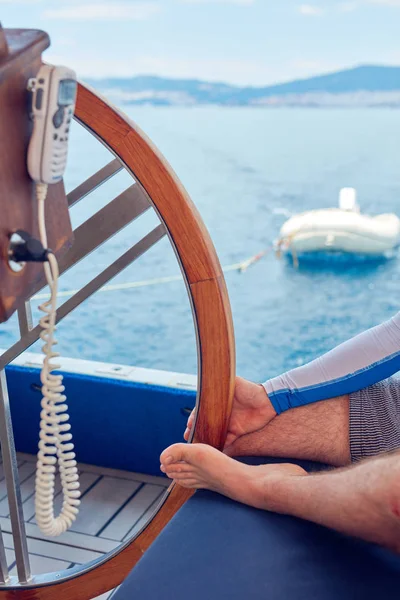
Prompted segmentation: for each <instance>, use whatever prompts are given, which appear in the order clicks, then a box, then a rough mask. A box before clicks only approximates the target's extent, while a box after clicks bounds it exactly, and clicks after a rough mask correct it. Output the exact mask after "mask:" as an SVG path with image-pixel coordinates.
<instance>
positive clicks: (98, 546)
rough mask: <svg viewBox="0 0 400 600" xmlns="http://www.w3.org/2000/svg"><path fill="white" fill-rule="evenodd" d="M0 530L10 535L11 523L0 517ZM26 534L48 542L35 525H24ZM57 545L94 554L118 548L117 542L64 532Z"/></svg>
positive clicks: (73, 532) (46, 537)
mask: <svg viewBox="0 0 400 600" xmlns="http://www.w3.org/2000/svg"><path fill="white" fill-rule="evenodd" d="M0 525H1V530H2V531H3V532H7V533H11V521H10V519H6V518H5V517H0ZM25 527H26V534H27V536H28V538H35V539H38V540H44V541H48V539H49V538H48V536H46V535H45V534H44V533H42V532H41V531H40V529H39V527H38V526H37V525H34V524H33V523H25ZM56 540H57V543H59V544H65V545H66V546H71V547H72V548H83V549H85V550H93V551H94V552H99V553H103V554H104V553H105V552H111V550H114V548H116V547H117V546H118V542H115V541H112V540H105V539H103V538H100V537H94V536H92V535H87V534H85V533H76V532H75V531H66V532H65V533H63V534H62V535H60V537H58V538H56Z"/></svg>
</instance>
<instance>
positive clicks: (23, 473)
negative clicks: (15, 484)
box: [0, 462, 36, 514]
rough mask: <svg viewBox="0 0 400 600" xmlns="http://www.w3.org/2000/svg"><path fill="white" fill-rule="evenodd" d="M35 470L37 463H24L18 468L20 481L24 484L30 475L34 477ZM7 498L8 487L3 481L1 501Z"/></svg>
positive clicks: (0, 494) (0, 490)
mask: <svg viewBox="0 0 400 600" xmlns="http://www.w3.org/2000/svg"><path fill="white" fill-rule="evenodd" d="M35 468H36V467H35V463H33V462H24V463H22V464H21V465H20V466H19V467H18V473H19V480H20V482H21V483H22V482H23V481H25V480H26V479H27V478H28V477H29V476H30V475H32V473H34V472H35ZM21 491H22V485H21ZM6 497H7V486H6V480H5V479H3V480H2V481H0V499H3V498H6ZM7 506H8V503H7ZM7 514H8V513H7Z"/></svg>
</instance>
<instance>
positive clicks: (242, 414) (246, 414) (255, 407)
mask: <svg viewBox="0 0 400 600" xmlns="http://www.w3.org/2000/svg"><path fill="white" fill-rule="evenodd" d="M275 416H276V412H275V409H274V407H273V406H272V404H271V402H270V400H269V398H268V396H267V392H266V391H265V389H264V387H263V386H262V385H261V384H258V383H253V382H252V381H247V379H243V378H242V377H236V381H235V394H234V397H233V406H232V412H231V416H230V420H229V426H228V434H227V437H226V442H225V448H224V449H226V448H228V447H229V446H231V445H232V444H233V443H234V442H235V440H237V439H238V438H240V437H241V436H243V435H246V434H248V433H252V432H253V431H258V430H259V429H262V428H263V427H265V425H267V424H268V423H269V422H270V421H271V420H272V419H273V418H274V417H275ZM194 417H195V413H194V411H193V412H192V414H191V415H190V417H189V419H188V424H187V428H186V431H185V434H184V436H183V437H184V438H185V440H188V439H189V435H190V431H191V429H192V427H193V422H194Z"/></svg>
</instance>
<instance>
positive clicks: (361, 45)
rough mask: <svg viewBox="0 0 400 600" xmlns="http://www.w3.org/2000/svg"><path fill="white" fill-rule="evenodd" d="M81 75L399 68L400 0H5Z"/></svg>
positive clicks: (3, 9)
mask: <svg viewBox="0 0 400 600" xmlns="http://www.w3.org/2000/svg"><path fill="white" fill-rule="evenodd" d="M0 19H1V21H2V24H3V27H21V28H38V29H44V30H45V31H47V32H48V33H49V34H50V37H51V42H52V45H51V49H50V50H48V51H47V52H46V54H45V56H44V59H45V60H47V61H49V62H52V63H57V64H65V65H68V66H70V67H72V68H74V69H75V70H76V71H77V73H78V76H79V77H80V78H83V79H84V78H85V77H95V78H100V77H107V76H123V77H125V76H126V77H130V76H133V75H138V74H151V75H160V76H164V77H174V78H195V79H205V80H209V81H225V82H228V83H233V84H238V85H264V84H265V85H266V84H272V83H278V82H282V81H289V80H292V79H297V78H304V77H308V76H312V75H315V74H320V73H325V72H332V71H336V70H338V69H342V68H348V67H352V66H355V65H359V64H386V65H400V0H354V1H352V0H349V1H336V0H325V1H323V0H319V1H318V2H317V1H316V2H311V3H310V4H308V3H302V2H301V1H300V2H296V1H295V0H117V1H114V0H108V1H104V0H101V1H96V0H53V1H49V0H0Z"/></svg>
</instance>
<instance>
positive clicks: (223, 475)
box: [160, 444, 307, 510]
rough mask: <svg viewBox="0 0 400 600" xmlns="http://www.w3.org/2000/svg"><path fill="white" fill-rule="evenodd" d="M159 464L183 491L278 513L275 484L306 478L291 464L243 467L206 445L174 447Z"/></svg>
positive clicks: (169, 449) (180, 445)
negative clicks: (210, 494) (202, 492)
mask: <svg viewBox="0 0 400 600" xmlns="http://www.w3.org/2000/svg"><path fill="white" fill-rule="evenodd" d="M160 461H161V467H160V468H161V471H162V472H163V473H166V474H167V475H168V477H170V478H171V479H174V480H175V481H176V482H177V483H178V484H179V485H181V486H183V487H188V488H205V489H208V490H212V491H214V492H218V493H219V494H223V495H224V496H228V497H229V498H232V499H233V500H238V501H239V502H243V503H244V504H249V505H250V506H255V507H256V508H263V509H266V510H279V507H278V504H277V497H276V484H279V482H280V481H281V480H282V478H286V477H293V476H304V475H307V473H306V471H304V469H302V468H301V467H298V466H297V465H292V464H276V465H260V466H251V465H245V464H243V463H240V462H238V461H236V460H234V459H233V458H229V457H228V456H226V455H225V454H223V453H222V452H219V451H218V450H216V449H215V448H212V447H211V446H207V445H206V444H174V445H172V446H170V447H169V448H167V449H166V450H164V452H163V453H162V454H161V457H160Z"/></svg>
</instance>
